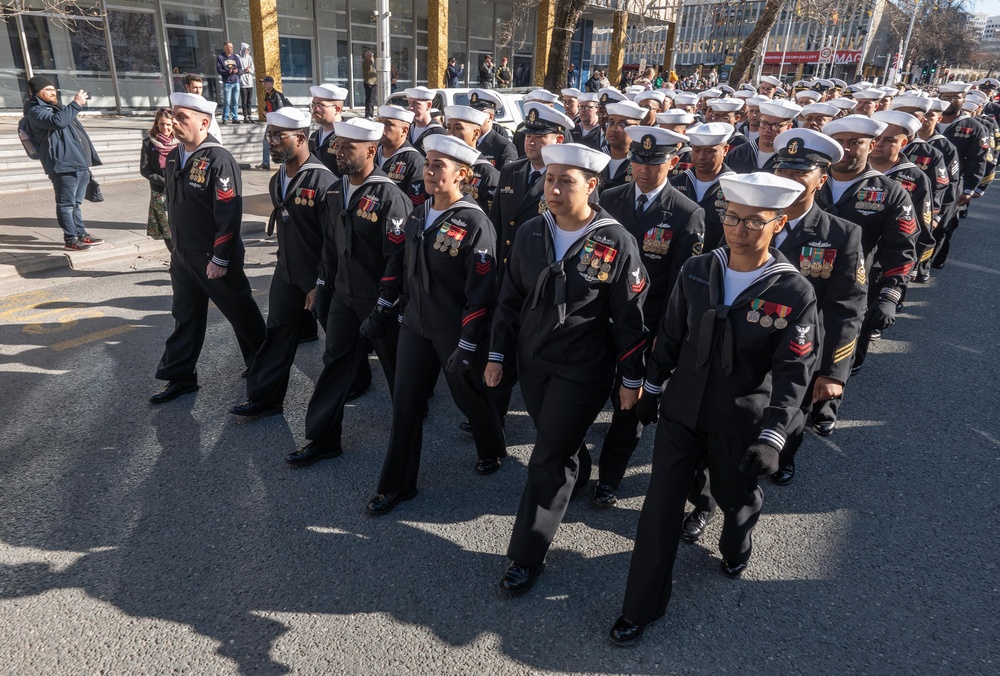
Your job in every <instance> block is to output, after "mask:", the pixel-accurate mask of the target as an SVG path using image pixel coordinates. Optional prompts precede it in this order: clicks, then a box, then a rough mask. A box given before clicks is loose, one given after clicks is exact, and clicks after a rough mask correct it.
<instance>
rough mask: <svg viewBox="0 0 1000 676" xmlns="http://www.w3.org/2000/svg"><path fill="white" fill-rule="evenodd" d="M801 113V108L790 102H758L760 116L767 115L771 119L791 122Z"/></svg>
mask: <svg viewBox="0 0 1000 676" xmlns="http://www.w3.org/2000/svg"><path fill="white" fill-rule="evenodd" d="M801 112H802V106H800V105H796V104H794V103H792V102H791V101H778V100H770V101H761V102H760V114H761V115H769V116H771V117H780V118H781V119H783V120H791V119H792V118H794V117H795V116H796V115H798V114H799V113H801Z"/></svg>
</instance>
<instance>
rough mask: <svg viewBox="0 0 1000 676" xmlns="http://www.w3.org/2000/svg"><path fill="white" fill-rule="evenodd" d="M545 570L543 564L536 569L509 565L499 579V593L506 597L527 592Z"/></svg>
mask: <svg viewBox="0 0 1000 676" xmlns="http://www.w3.org/2000/svg"><path fill="white" fill-rule="evenodd" d="M543 570H545V564H544V563H543V564H542V565H540V566H539V567H538V568H528V567H527V566H519V565H517V564H516V563H511V564H510V565H509V566H507V570H506V571H505V572H504V574H503V577H502V578H500V591H502V592H503V593H504V594H507V595H508V596H517V595H519V594H523V593H524V592H526V591H528V590H529V589H531V588H532V587H533V586H534V585H535V580H537V579H538V576H539V575H541V574H542V571H543Z"/></svg>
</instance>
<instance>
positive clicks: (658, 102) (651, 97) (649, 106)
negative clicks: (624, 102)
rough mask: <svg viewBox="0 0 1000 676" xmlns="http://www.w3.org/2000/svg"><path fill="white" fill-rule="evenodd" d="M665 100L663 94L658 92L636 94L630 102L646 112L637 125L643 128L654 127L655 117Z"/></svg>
mask: <svg viewBox="0 0 1000 676" xmlns="http://www.w3.org/2000/svg"><path fill="white" fill-rule="evenodd" d="M666 98H667V97H666V96H664V95H663V92H659V91H643V92H639V93H638V94H636V95H635V97H634V98H633V99H632V101H633V102H635V103H636V104H637V105H639V106H641V107H643V108H645V109H646V110H647V111H648V112H647V113H646V116H645V117H644V118H642V119H641V120H640V121H639V124H641V125H642V126H645V127H653V126H655V125H656V115H657V113H659V112H660V110H661V109H662V108H663V102H664V101H665V100H666Z"/></svg>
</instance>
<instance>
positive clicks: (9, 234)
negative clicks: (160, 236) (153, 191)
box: [0, 169, 271, 283]
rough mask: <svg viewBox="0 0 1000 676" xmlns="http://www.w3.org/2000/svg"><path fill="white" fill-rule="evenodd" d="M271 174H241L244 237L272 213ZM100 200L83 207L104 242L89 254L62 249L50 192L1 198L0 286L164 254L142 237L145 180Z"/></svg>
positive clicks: (114, 188) (114, 186)
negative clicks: (38, 275) (117, 261)
mask: <svg viewBox="0 0 1000 676" xmlns="http://www.w3.org/2000/svg"><path fill="white" fill-rule="evenodd" d="M270 177H271V172H265V171H256V170H253V169H244V170H243V193H244V199H243V234H244V236H246V235H247V234H249V233H254V232H263V231H264V228H265V227H266V225H267V219H268V216H269V215H270V214H271V200H270V197H268V195H267V184H268V181H269V180H270ZM101 188H102V191H103V192H104V201H103V202H101V203H99V204H92V203H90V202H84V203H83V222H84V224H85V225H86V227H87V231H88V232H90V233H91V234H93V235H96V236H98V237H102V238H103V239H104V240H105V243H104V244H102V245H100V246H97V247H94V248H92V249H91V250H90V251H72V252H71V251H66V250H65V249H63V237H62V230H61V229H60V228H59V224H58V223H57V222H56V214H55V211H56V206H55V197H54V195H53V193H52V191H51V190H32V191H28V192H23V193H13V194H7V195H3V196H0V283H3V281H4V280H10V279H18V278H22V279H23V278H26V277H31V276H34V275H37V274H39V273H42V272H48V271H51V270H59V269H66V270H85V269H88V268H91V267H95V266H97V265H99V264H103V263H106V262H108V261H112V260H122V259H130V258H138V257H141V256H143V255H149V254H152V253H161V252H164V251H166V248H165V246H164V244H163V242H162V241H159V240H154V239H150V238H149V237H147V236H146V212H147V209H148V206H149V183H148V182H147V181H146V180H145V179H139V180H133V181H122V182H119V183H111V184H108V185H106V186H101Z"/></svg>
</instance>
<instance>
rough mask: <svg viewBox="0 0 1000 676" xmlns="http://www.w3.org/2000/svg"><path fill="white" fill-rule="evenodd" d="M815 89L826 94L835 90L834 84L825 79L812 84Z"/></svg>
mask: <svg viewBox="0 0 1000 676" xmlns="http://www.w3.org/2000/svg"><path fill="white" fill-rule="evenodd" d="M812 86H813V89H815V90H816V91H818V92H824V91H826V90H827V89H833V82H832V81H831V80H827V79H824V78H820V79H818V80H816V81H815V82H813V83H812Z"/></svg>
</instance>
